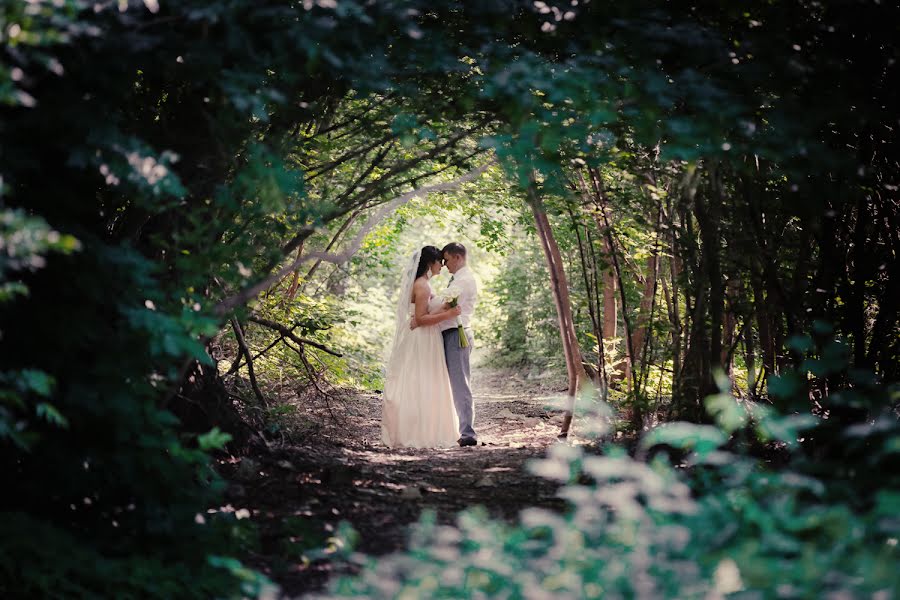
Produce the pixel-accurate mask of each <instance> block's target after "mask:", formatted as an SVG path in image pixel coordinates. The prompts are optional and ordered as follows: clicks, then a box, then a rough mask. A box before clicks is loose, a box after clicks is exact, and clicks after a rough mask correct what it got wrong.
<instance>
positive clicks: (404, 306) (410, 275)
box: [388, 248, 422, 365]
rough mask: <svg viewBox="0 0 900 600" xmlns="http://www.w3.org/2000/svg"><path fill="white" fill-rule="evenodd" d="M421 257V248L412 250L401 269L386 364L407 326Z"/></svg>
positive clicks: (392, 357)
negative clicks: (392, 338) (388, 355)
mask: <svg viewBox="0 0 900 600" xmlns="http://www.w3.org/2000/svg"><path fill="white" fill-rule="evenodd" d="M421 257H422V249H421V248H420V249H418V250H416V251H415V252H413V255H412V256H411V257H410V259H409V262H408V263H407V264H406V268H405V269H404V270H403V277H401V279H400V297H399V298H398V299H397V310H396V317H397V324H396V326H395V327H394V343H393V345H392V346H391V358H390V359H389V360H388V365H390V364H391V362H393V360H394V353H395V352H396V351H397V345H398V344H399V342H400V334H402V333H405V331H406V329H408V328H409V303H410V297H411V296H412V288H413V284H414V283H415V281H416V269H417V268H418V267H419V259H420V258H421Z"/></svg>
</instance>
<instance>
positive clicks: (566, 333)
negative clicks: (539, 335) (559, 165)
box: [527, 184, 588, 438]
mask: <svg viewBox="0 0 900 600" xmlns="http://www.w3.org/2000/svg"><path fill="white" fill-rule="evenodd" d="M527 195H528V204H529V206H530V207H531V210H532V212H533V213H534V222H535V225H536V226H537V233H538V237H539V238H540V239H541V248H542V249H543V251H544V257H545V258H546V259H547V268H548V271H549V273H550V286H551V289H552V291H553V301H554V303H555V304H556V315H557V317H558V319H559V334H560V336H561V337H562V345H563V351H564V353H565V358H566V372H567V374H568V377H569V389H568V396H567V406H566V411H565V416H564V418H563V424H562V428H561V429H560V432H559V437H561V438H565V437H567V436H568V434H569V428H570V426H571V424H572V415H573V412H574V409H575V397H576V396H577V394H578V392H579V390H580V389H581V387H582V386H583V385H584V384H585V382H586V381H587V378H588V377H587V372H586V371H585V370H584V364H583V363H582V359H581V348H580V347H579V345H578V338H577V336H576V335H575V321H574V319H573V318H572V303H571V301H570V299H569V284H568V281H567V280H566V272H565V268H564V267H563V261H562V255H561V254H560V251H559V245H558V244H557V243H556V238H555V237H554V236H553V230H552V229H551V227H550V220H549V219H548V218H547V213H546V211H545V210H544V203H543V201H542V200H541V197H540V195H539V194H538V191H537V189H536V187H535V186H534V184H532V185H531V186H529V188H528V190H527Z"/></svg>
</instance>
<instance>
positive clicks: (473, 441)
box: [456, 437, 478, 446]
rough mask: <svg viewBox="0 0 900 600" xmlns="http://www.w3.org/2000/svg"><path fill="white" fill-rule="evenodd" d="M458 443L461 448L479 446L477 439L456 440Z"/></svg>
mask: <svg viewBox="0 0 900 600" xmlns="http://www.w3.org/2000/svg"><path fill="white" fill-rule="evenodd" d="M456 443H457V444H459V445H460V446H477V445H478V440H476V439H475V438H470V437H465V438H459V439H458V440H456Z"/></svg>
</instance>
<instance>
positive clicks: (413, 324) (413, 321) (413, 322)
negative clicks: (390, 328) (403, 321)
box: [409, 317, 419, 329]
mask: <svg viewBox="0 0 900 600" xmlns="http://www.w3.org/2000/svg"><path fill="white" fill-rule="evenodd" d="M418 326H419V324H418V323H417V322H416V318H415V317H413V318H412V319H410V320H409V328H410V329H415V328H416V327H418Z"/></svg>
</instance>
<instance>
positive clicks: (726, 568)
mask: <svg viewBox="0 0 900 600" xmlns="http://www.w3.org/2000/svg"><path fill="white" fill-rule="evenodd" d="M842 369H843V365H839V364H835V365H831V366H829V367H828V368H827V369H826V371H828V373H825V374H828V375H835V374H837V372H838V371H841V370H842ZM844 374H846V373H844ZM795 376H796V375H790V376H789V377H795ZM773 383H776V385H775V388H777V387H778V385H777V383H779V382H773ZM781 383H783V382H781ZM795 394H801V392H799V391H795ZM897 397H898V390H897V389H896V387H893V388H890V387H883V386H878V385H876V384H874V383H872V382H869V385H857V386H854V387H852V388H848V389H846V390H844V391H842V392H839V393H837V394H835V393H832V394H831V395H830V396H829V399H830V400H831V401H832V402H833V403H835V404H844V403H852V404H853V405H854V406H856V407H865V410H864V411H861V412H858V413H857V414H859V415H860V418H859V419H858V420H857V421H856V422H847V421H845V422H842V423H840V424H838V423H835V422H834V421H835V419H834V418H830V419H829V418H818V417H814V416H812V415H809V414H800V413H793V414H786V413H777V412H775V411H774V410H772V409H771V408H769V407H768V406H762V405H756V406H746V405H742V404H739V403H737V402H735V401H734V400H733V399H732V398H730V397H729V396H727V395H724V394H722V395H718V396H713V397H710V398H709V399H708V400H707V408H708V409H709V411H710V412H711V413H712V414H713V416H714V417H715V418H716V423H717V424H716V425H715V426H713V425H708V426H707V425H694V424H688V423H672V424H669V425H664V426H661V427H659V428H657V429H655V430H653V431H651V432H649V433H648V434H647V435H646V436H645V437H644V439H643V440H642V443H641V446H640V449H639V456H640V455H641V454H643V453H644V452H645V451H648V450H651V449H653V448H660V447H669V448H675V449H677V451H676V452H677V453H678V454H685V453H686V456H687V458H686V460H685V461H684V462H682V463H678V464H673V463H674V461H672V460H671V459H669V458H667V457H666V455H665V454H657V455H656V457H655V458H654V459H653V460H651V461H650V462H649V463H647V462H643V461H641V460H637V459H635V458H632V457H630V456H629V455H628V454H627V453H626V452H625V451H624V450H622V449H620V448H617V447H614V446H610V447H607V448H606V449H605V450H604V452H603V454H602V455H600V456H596V455H591V454H588V453H585V452H584V451H583V449H582V448H579V447H572V446H566V445H557V446H554V447H553V448H552V449H551V451H550V453H549V455H548V457H547V458H546V459H544V460H541V461H538V462H536V463H535V464H533V469H534V470H535V471H536V472H537V473H539V474H541V475H543V476H546V477H549V478H552V479H556V480H559V481H561V482H564V483H565V485H564V486H563V488H561V494H562V496H563V497H565V498H566V499H567V500H568V501H569V502H570V507H571V508H570V510H569V511H568V512H567V513H566V514H564V515H559V514H555V513H552V512H548V511H546V510H542V509H529V510H526V511H524V512H523V513H522V514H521V517H520V521H519V523H518V524H517V525H514V526H508V525H505V524H502V523H499V522H496V521H492V520H490V519H489V518H488V517H487V516H486V514H485V513H484V512H483V511H482V510H479V509H473V510H470V511H467V512H465V513H463V514H462V515H460V517H459V519H458V521H457V525H456V526H455V527H448V526H439V525H437V524H436V523H435V519H434V516H433V515H427V516H426V517H424V518H423V519H422V521H421V522H420V523H419V525H418V526H417V528H416V529H415V532H414V535H413V543H412V547H411V549H410V550H409V551H408V552H405V553H400V554H395V555H393V556H390V557H388V558H385V559H380V560H378V561H377V562H375V561H370V562H368V563H367V566H366V567H365V568H364V570H363V572H362V574H361V575H359V576H357V577H353V578H344V579H342V580H339V581H338V582H336V583H335V584H334V585H333V587H332V589H331V593H332V594H333V595H335V596H339V597H353V596H370V597H402V598H417V597H422V598H425V597H429V598H431V597H437V598H464V597H476V598H478V597H491V598H548V597H553V598H566V597H572V598H575V597H577V598H582V597H588V598H630V597H639V598H716V597H722V596H724V595H726V594H729V595H730V596H729V597H734V598H825V597H833V598H838V597H840V598H855V597H867V598H891V597H893V596H894V594H896V592H897V590H900V571H898V570H897V568H896V566H897V564H898V559H900V551H898V547H897V540H898V537H900V519H898V517H897V514H898V509H900V477H898V472H897V467H896V460H897V454H898V452H900V424H898V419H897V415H896V413H895V408H894V407H893V406H892V405H894V404H896V401H897ZM757 440H762V441H766V442H767V443H768V444H769V445H768V446H767V449H768V451H771V449H772V448H773V447H779V446H780V447H783V451H784V452H783V457H784V458H785V460H786V461H787V462H786V464H783V465H781V466H779V467H777V468H776V467H773V466H772V465H771V464H770V463H769V462H768V461H767V460H765V459H764V458H759V457H756V456H753V455H752V454H751V453H750V452H749V448H752V447H754V446H755V447H757V448H758V444H756V441H757ZM798 440H802V441H798ZM823 449H827V452H823ZM769 453H771V452H769ZM763 454H765V452H763ZM586 482H588V483H586Z"/></svg>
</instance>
